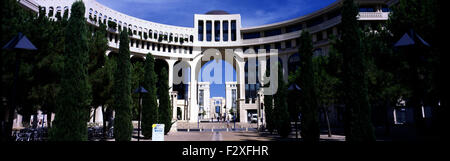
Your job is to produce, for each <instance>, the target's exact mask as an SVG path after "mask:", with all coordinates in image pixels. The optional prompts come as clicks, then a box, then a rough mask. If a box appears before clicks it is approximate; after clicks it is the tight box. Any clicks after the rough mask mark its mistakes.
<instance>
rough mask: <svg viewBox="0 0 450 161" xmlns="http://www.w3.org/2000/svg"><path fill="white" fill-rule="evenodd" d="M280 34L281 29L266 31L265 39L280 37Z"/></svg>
mask: <svg viewBox="0 0 450 161" xmlns="http://www.w3.org/2000/svg"><path fill="white" fill-rule="evenodd" d="M280 34H281V29H273V30H268V31H264V37H269V36H276V35H280Z"/></svg>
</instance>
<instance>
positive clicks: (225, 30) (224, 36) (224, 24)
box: [222, 21, 228, 41]
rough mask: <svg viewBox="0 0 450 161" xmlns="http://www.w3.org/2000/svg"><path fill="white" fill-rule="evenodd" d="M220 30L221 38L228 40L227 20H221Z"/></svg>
mask: <svg viewBox="0 0 450 161" xmlns="http://www.w3.org/2000/svg"><path fill="white" fill-rule="evenodd" d="M222 30H223V35H222V36H223V38H222V40H223V41H228V21H223V24H222Z"/></svg>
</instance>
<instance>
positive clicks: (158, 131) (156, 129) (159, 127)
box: [152, 124, 164, 141]
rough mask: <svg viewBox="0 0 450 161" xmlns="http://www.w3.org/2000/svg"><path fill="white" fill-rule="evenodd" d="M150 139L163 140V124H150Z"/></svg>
mask: <svg viewBox="0 0 450 161" xmlns="http://www.w3.org/2000/svg"><path fill="white" fill-rule="evenodd" d="M152 141H164V124H153V125H152Z"/></svg>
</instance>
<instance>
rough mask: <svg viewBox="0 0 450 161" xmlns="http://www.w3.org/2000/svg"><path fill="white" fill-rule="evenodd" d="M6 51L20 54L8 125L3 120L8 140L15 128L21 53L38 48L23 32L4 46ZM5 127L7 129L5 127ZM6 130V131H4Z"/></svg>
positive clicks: (17, 60) (17, 58)
mask: <svg viewBox="0 0 450 161" xmlns="http://www.w3.org/2000/svg"><path fill="white" fill-rule="evenodd" d="M2 49H4V50H11V51H19V53H17V54H16V55H15V57H16V60H15V61H16V62H15V66H16V68H15V71H14V79H13V86H12V91H11V96H12V97H11V106H10V109H9V113H8V121H7V124H5V123H3V121H5V120H2V125H1V126H2V127H1V128H2V129H1V130H2V132H4V134H2V135H5V137H6V136H7V137H8V138H10V136H11V132H12V128H13V120H14V112H15V110H16V99H17V98H16V95H17V91H16V90H17V81H18V78H19V69H20V52H25V51H27V50H28V51H33V50H37V48H36V47H35V46H34V45H33V43H31V42H30V40H28V38H27V37H26V36H25V35H23V34H22V33H21V32H19V33H18V35H17V36H15V37H14V38H13V39H12V40H10V41H9V42H8V43H7V44H6V45H5V46H3V48H2ZM5 125H6V126H7V127H5ZM3 130H4V131H3Z"/></svg>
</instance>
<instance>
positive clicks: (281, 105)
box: [272, 63, 291, 138]
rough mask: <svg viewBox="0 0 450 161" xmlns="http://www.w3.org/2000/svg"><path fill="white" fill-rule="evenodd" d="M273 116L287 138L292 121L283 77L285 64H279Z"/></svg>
mask: <svg viewBox="0 0 450 161" xmlns="http://www.w3.org/2000/svg"><path fill="white" fill-rule="evenodd" d="M273 116H274V117H272V119H274V121H275V123H274V126H275V128H276V129H277V132H278V134H279V135H280V136H281V137H283V138H285V137H287V136H288V135H289V133H290V132H291V121H290V120H289V110H288V104H287V86H286V83H285V82H284V79H283V66H282V65H281V63H279V64H278V90H277V93H276V94H275V95H274V109H273Z"/></svg>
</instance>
